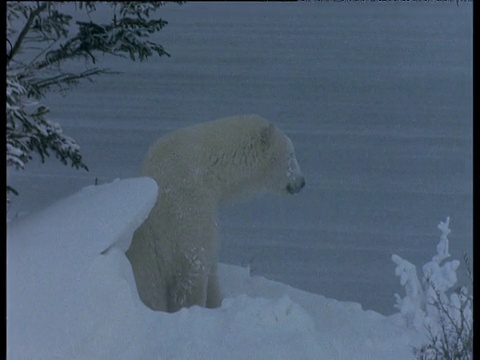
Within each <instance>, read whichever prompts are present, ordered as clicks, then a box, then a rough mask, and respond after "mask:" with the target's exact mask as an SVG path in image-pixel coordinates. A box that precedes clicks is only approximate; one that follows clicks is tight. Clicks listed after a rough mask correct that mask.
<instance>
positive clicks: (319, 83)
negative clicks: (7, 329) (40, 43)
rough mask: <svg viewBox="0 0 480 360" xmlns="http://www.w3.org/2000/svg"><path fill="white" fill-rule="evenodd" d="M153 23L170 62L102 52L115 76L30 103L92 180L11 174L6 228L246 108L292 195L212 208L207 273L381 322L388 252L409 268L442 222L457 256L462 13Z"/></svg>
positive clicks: (68, 173)
mask: <svg viewBox="0 0 480 360" xmlns="http://www.w3.org/2000/svg"><path fill="white" fill-rule="evenodd" d="M99 9H101V6H99ZM98 15H101V14H96V13H94V14H92V16H93V17H94V20H95V19H96V18H98V17H97V16H98ZM160 16H161V17H163V18H165V19H166V20H168V22H169V24H168V26H166V27H165V28H164V29H162V31H161V32H160V33H159V34H158V37H157V38H156V39H157V40H158V41H159V42H160V43H161V44H162V45H163V46H164V47H165V48H166V49H167V50H168V51H169V52H170V53H171V55H172V57H171V58H160V59H158V58H152V59H150V60H149V61H146V62H143V63H138V62H137V63H132V62H130V61H128V60H122V59H118V58H101V59H100V61H99V63H98V64H97V65H99V66H105V67H109V68H111V69H113V70H118V71H122V72H123V73H122V74H121V75H115V76H103V77H100V78H98V79H96V80H95V83H93V84H92V83H89V82H86V83H84V84H81V85H80V86H79V87H78V88H75V89H73V91H72V92H70V93H68V94H67V96H66V97H62V96H60V95H59V94H48V97H47V98H45V99H42V102H43V101H45V105H47V106H49V107H50V109H51V113H50V114H49V118H50V119H51V120H54V121H58V122H59V123H60V124H61V125H62V126H63V127H64V130H65V133H66V134H68V135H70V136H72V137H73V138H74V139H75V140H77V142H78V143H79V145H80V146H81V152H82V154H83V155H84V159H85V162H86V164H87V165H88V166H89V168H90V171H89V172H88V173H87V172H84V171H77V170H73V169H71V168H69V167H65V166H63V165H62V164H60V163H59V162H58V161H57V160H55V159H53V158H51V159H47V163H46V164H40V163H39V162H35V161H33V162H31V163H29V164H27V166H26V170H25V171H19V172H15V171H11V172H9V174H8V176H9V183H10V185H12V186H14V187H16V188H17V189H18V190H19V191H20V196H19V197H17V198H15V199H14V201H13V203H12V204H11V206H10V208H9V211H8V216H9V217H10V218H15V217H18V218H20V219H21V217H22V215H23V214H25V213H35V212H37V211H39V210H41V209H43V208H45V207H46V206H47V205H50V204H52V203H54V202H55V201H57V200H59V199H61V198H63V197H65V196H67V195H70V194H73V193H75V192H77V191H78V190H80V189H81V188H82V187H84V186H86V185H91V184H94V183H95V179H96V178H98V182H99V183H100V184H102V183H105V182H110V181H112V180H113V179H115V178H122V179H125V178H132V177H135V176H137V172H138V168H139V165H140V163H141V161H142V159H143V156H144V155H145V152H146V150H147V148H148V146H149V145H150V143H151V142H152V141H154V140H155V138H156V137H158V136H161V135H163V134H164V133H166V132H167V131H170V130H172V129H174V128H178V127H183V126H187V125H192V124H194V123H198V122H201V121H207V120H212V119H215V118H219V117H222V116H226V115H232V114H239V113H258V114H259V115H261V116H264V117H265V118H267V119H269V120H272V121H274V122H275V123H276V124H277V125H278V126H279V127H280V128H281V129H282V130H284V131H285V132H286V133H287V134H288V135H289V137H290V138H291V139H292V141H293V143H294V145H295V147H296V154H297V157H298V160H299V163H300V166H301V167H302V170H303V172H304V174H305V176H306V182H307V186H306V187H305V189H304V190H303V191H302V192H301V193H299V194H298V196H295V197H275V196H264V197H261V198H258V199H255V200H253V201H249V202H247V203H242V204H238V205H235V206H232V207H230V208H226V209H224V210H223V211H222V214H221V219H220V229H221V232H222V247H221V249H222V250H221V261H222V262H224V263H229V264H235V265H243V266H245V265H247V264H250V268H251V272H252V273H253V274H255V275H263V276H265V277H267V278H269V279H274V280H277V281H281V282H282V283H285V284H289V285H291V286H294V287H296V288H300V289H303V290H307V291H310V292H312V293H316V294H321V295H323V296H327V297H329V298H335V299H337V300H341V301H354V302H357V303H360V304H361V305H362V307H363V308H364V309H373V310H375V311H377V312H380V313H382V314H386V315H388V314H392V313H394V312H395V311H397V310H396V309H395V308H394V304H395V297H394V293H399V294H401V293H402V292H403V288H402V287H401V286H400V285H399V283H398V280H397V279H396V278H395V274H394V272H395V266H396V265H395V263H394V262H393V261H392V260H391V256H392V255H393V254H397V255H398V256H400V257H402V258H407V259H409V260H410V261H411V262H412V263H413V264H415V265H417V266H419V265H422V264H425V263H426V262H427V261H429V260H430V258H431V251H432V248H433V247H434V246H435V245H436V244H437V241H438V236H437V231H436V228H435V227H436V225H437V224H438V222H439V221H440V220H442V219H445V218H446V217H447V216H450V217H451V219H452V229H453V231H452V233H451V235H450V238H451V240H452V246H451V252H452V257H453V258H455V259H461V257H462V254H463V253H464V252H467V253H469V254H470V258H471V257H472V243H473V235H472V226H473V216H472V184H473V181H472V163H473V162H472V144H473V140H472V123H473V117H472V104H473V96H472V84H473V80H472V64H473V62H472V29H473V26H472V4H471V3H468V2H467V3H465V2H460V3H459V6H457V5H456V3H455V2H437V1H431V2H402V1H399V2H393V1H392V2H373V3H371V2H358V3H355V2H334V1H331V2H315V1H312V2H298V3H276V2H258V3H253V2H224V3H223V2H222V3H208V2H198V3H197V2H195V3H187V4H184V5H182V6H178V5H176V4H167V5H166V6H165V7H162V8H161V10H160ZM72 66H78V67H79V68H81V69H83V68H84V64H83V63H82V62H80V63H78V64H73V65H72ZM130 206H131V205H130ZM62 226H63V224H61V223H60V222H59V223H57V224H56V227H57V228H58V229H57V231H58V232H60V231H64V230H63V229H62V228H61V227H62ZM66 238H67V237H66ZM61 249H65V250H66V249H68V247H67V245H66V243H65V246H63V247H62V248H61ZM59 251H61V250H60V249H56V250H55V252H59ZM462 266H463V264H462V265H461V267H462ZM7 270H9V269H7ZM227 272H228V270H227ZM464 274H465V271H464V270H461V271H459V277H460V279H459V282H460V283H465V282H467V283H468V281H467V280H466V277H465V276H464ZM269 284H270V283H269ZM291 298H292V299H293V297H291ZM295 302H297V300H295ZM302 306H303V305H302ZM192 311H193V312H196V311H198V312H199V313H203V312H202V311H200V310H192ZM207 313H208V312H207ZM309 315H310V316H312V315H311V314H309ZM158 316H161V315H158ZM163 317H164V318H167V319H169V317H168V316H163ZM312 317H313V318H315V316H312ZM332 336H333V335H332Z"/></svg>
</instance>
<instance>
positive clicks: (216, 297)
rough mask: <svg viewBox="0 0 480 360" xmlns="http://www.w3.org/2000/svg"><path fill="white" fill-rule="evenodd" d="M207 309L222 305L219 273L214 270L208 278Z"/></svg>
mask: <svg viewBox="0 0 480 360" xmlns="http://www.w3.org/2000/svg"><path fill="white" fill-rule="evenodd" d="M206 305H207V308H218V307H220V306H221V305H222V295H221V293H220V286H219V285H218V279H217V271H216V269H214V270H213V271H211V272H210V275H209V277H208V287H207V304H206Z"/></svg>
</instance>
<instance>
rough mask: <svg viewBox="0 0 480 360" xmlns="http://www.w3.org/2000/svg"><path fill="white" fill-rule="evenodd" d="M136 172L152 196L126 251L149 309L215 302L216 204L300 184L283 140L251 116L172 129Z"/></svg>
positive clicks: (217, 294) (297, 169) (295, 188)
mask: <svg viewBox="0 0 480 360" xmlns="http://www.w3.org/2000/svg"><path fill="white" fill-rule="evenodd" d="M141 175H142V176H150V177H152V178H153V179H155V180H156V181H157V184H158V187H159V195H158V199H157V203H156V205H155V206H154V208H153V210H152V212H151V213H150V215H149V217H148V219H147V220H146V221H145V222H144V223H143V224H142V225H141V226H140V227H139V228H138V229H137V231H136V233H135V234H134V237H133V240H132V244H131V246H130V248H129V250H128V251H127V253H126V254H127V257H128V258H129V260H130V262H131V264H132V268H133V271H134V274H135V280H136V284H137V288H138V291H139V294H140V298H141V299H142V301H143V302H144V303H145V304H146V305H147V306H149V307H150V308H152V309H154V310H162V311H169V312H173V311H177V310H178V309H180V308H181V307H188V306H192V305H200V306H207V307H218V306H220V305H221V295H220V290H219V288H218V282H217V278H216V266H217V253H218V239H217V225H216V219H217V211H218V207H219V206H220V205H222V204H224V203H227V202H229V201H232V200H236V199H244V198H246V197H248V196H249V195H253V194H255V193H257V192H261V191H274V192H277V193H288V192H290V193H296V192H298V191H299V190H300V189H301V188H302V187H303V186H304V184H305V181H304V178H303V176H302V174H301V171H300V167H299V166H298V162H297V160H296V158H295V152H294V148H293V145H292V142H291V141H290V139H289V138H288V137H287V136H286V135H285V134H283V133H282V132H281V131H280V130H278V129H277V128H276V127H275V126H274V125H272V124H271V123H269V122H268V121H267V120H265V119H263V118H261V117H260V116H257V115H242V116H232V117H228V118H223V119H219V120H214V121H210V122H206V123H203V124H200V125H196V126H192V127H188V128H183V129H179V130H176V131H174V132H172V133H170V134H167V135H166V136H164V137H162V138H160V139H159V140H158V141H157V142H156V143H154V144H153V145H152V147H151V148H150V150H149V152H148V154H147V156H146V158H145V160H144V163H143V165H142V170H141Z"/></svg>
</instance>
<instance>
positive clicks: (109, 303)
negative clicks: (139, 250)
mask: <svg viewBox="0 0 480 360" xmlns="http://www.w3.org/2000/svg"><path fill="white" fill-rule="evenodd" d="M156 196H157V186H156V184H155V182H154V181H153V180H152V179H149V178H136V179H126V180H117V181H114V182H112V183H110V184H105V185H100V186H89V187H87V188H84V189H83V190H81V191H80V192H78V193H76V194H74V195H72V196H70V197H68V198H66V199H62V200H60V201H59V202H57V203H55V204H53V205H52V206H50V207H48V208H46V209H44V210H43V211H41V212H38V213H36V214H32V215H28V216H25V217H23V218H21V219H17V220H15V221H14V222H13V223H10V224H9V227H8V233H7V266H8V272H7V319H8V320H7V355H8V359H9V360H17V359H18V360H24V359H89V360H93V359H102V360H105V359H112V360H113V359H189V360H195V359H219V360H220V359H222V360H223V359H312V360H313V359H366V360H367V359H402V360H403V359H409V358H411V354H412V353H411V350H412V347H413V346H418V345H419V344H421V343H422V341H424V340H425V337H424V335H422V334H420V333H418V332H417V331H416V330H414V328H413V327H412V328H407V327H406V322H405V321H404V320H403V318H401V317H400V315H392V316H389V317H385V316H383V315H380V314H378V313H376V312H374V311H370V310H368V311H364V310H362V308H361V306H360V305H359V304H357V303H351V302H339V301H336V300H333V299H328V298H325V297H323V296H320V295H315V294H312V293H307V292H304V291H301V290H297V289H295V288H292V287H290V286H287V285H284V284H281V283H278V282H275V281H271V280H267V279H265V278H263V277H260V276H251V275H250V274H249V270H248V269H247V268H242V267H238V266H232V265H222V266H220V269H219V272H220V279H221V286H222V290H223V294H224V296H225V300H224V301H223V304H222V307H221V308H219V309H215V310H210V309H204V308H200V307H197V306H195V307H192V308H189V309H182V310H181V311H179V312H177V313H174V314H167V313H161V312H154V311H151V310H150V309H148V308H147V307H145V306H144V305H143V304H142V303H141V301H140V299H139V297H138V294H137V293H136V289H135V283H134V279H133V273H132V270H131V267H130V264H129V262H128V260H127V258H126V257H125V255H124V251H125V249H126V248H128V246H129V242H130V240H131V235H132V234H133V232H134V230H135V229H136V228H137V227H138V226H139V225H140V223H141V222H142V221H143V220H144V219H145V218H146V216H147V215H148V213H149V211H150V209H151V208H152V206H153V204H154V202H155V199H156Z"/></svg>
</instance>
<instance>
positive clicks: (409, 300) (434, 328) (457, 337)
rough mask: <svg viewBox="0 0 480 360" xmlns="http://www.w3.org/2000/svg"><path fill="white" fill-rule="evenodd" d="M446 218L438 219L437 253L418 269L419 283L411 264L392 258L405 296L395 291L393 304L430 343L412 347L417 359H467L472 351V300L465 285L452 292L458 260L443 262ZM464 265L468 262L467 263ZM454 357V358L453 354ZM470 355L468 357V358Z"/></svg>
mask: <svg viewBox="0 0 480 360" xmlns="http://www.w3.org/2000/svg"><path fill="white" fill-rule="evenodd" d="M449 225H450V218H449V217H447V220H446V221H445V222H440V224H439V225H438V229H439V230H440V231H441V232H442V234H441V236H440V242H439V243H438V245H437V254H436V255H434V256H433V257H432V260H431V261H430V262H428V263H427V264H425V265H424V266H423V268H422V272H423V278H422V281H421V282H420V281H419V279H418V275H417V270H416V267H415V265H413V264H411V263H410V262H408V261H407V260H404V259H402V258H401V257H400V256H398V255H393V256H392V260H393V261H394V262H395V264H397V266H396V268H395V274H396V275H397V276H399V277H400V284H401V285H402V286H404V287H405V297H403V298H402V297H400V296H399V295H398V294H395V297H396V300H397V302H396V305H395V307H396V308H397V309H399V310H400V313H401V314H402V316H403V317H404V318H405V320H406V321H407V325H409V326H412V327H414V328H416V329H417V330H418V331H421V332H424V333H426V335H427V336H428V338H429V339H430V344H427V345H425V346H424V347H422V348H421V349H417V350H416V355H417V356H418V357H419V358H420V359H428V358H430V357H429V356H430V355H429V354H434V355H435V356H437V355H439V354H440V355H439V356H441V357H434V358H435V359H437V358H438V359H444V358H445V359H447V358H450V357H451V356H454V355H455V356H456V355H458V354H462V355H466V356H467V357H461V358H462V359H463V358H466V359H468V358H469V357H468V356H469V354H470V356H471V351H472V346H473V343H472V339H473V330H472V324H473V317H472V300H473V297H472V296H471V295H469V293H468V290H467V288H466V287H465V286H462V287H461V288H459V289H457V291H454V292H452V290H451V289H452V288H453V286H454V285H455V284H456V283H457V273H456V271H457V269H458V267H459V265H460V262H459V261H458V260H451V261H445V260H446V259H448V258H449V257H450V253H449V241H448V234H450V232H451V230H450V228H449ZM467 266H468V263H467ZM455 358H457V357H455ZM470 358H471V357H470Z"/></svg>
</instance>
